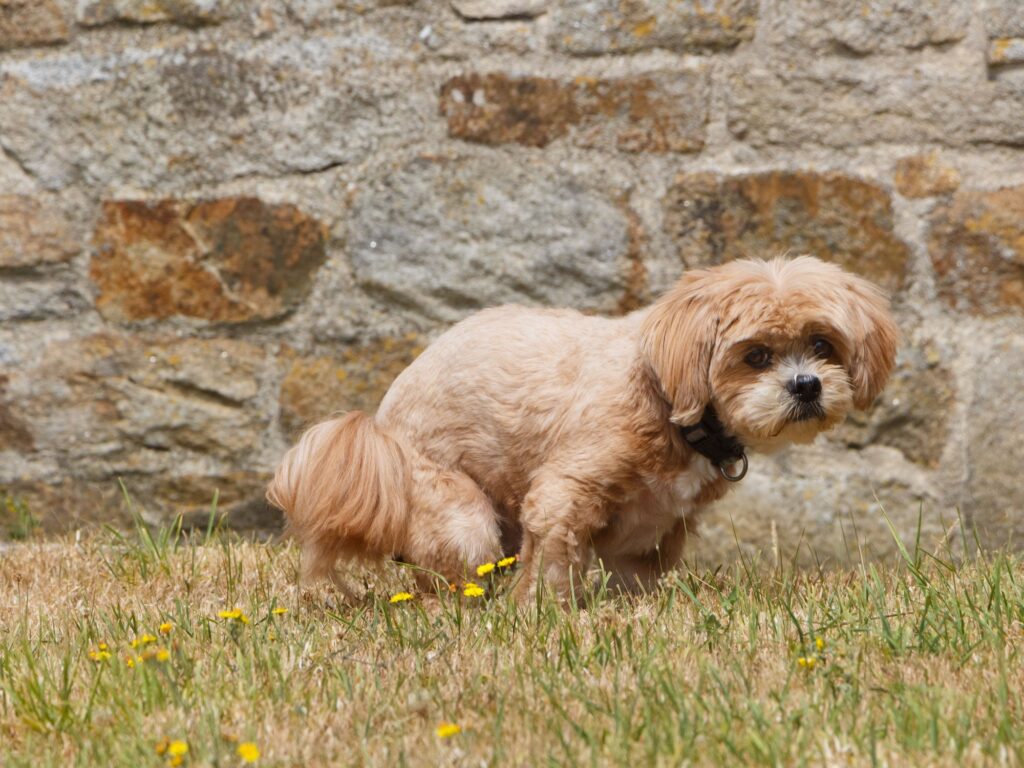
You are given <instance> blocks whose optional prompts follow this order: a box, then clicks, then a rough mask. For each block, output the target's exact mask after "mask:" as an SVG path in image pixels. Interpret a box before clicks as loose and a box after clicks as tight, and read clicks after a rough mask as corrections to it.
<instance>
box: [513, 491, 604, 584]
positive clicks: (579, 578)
mask: <svg viewBox="0 0 1024 768" xmlns="http://www.w3.org/2000/svg"><path fill="white" fill-rule="evenodd" d="M598 487H599V486H598V485H597V484H595V483H589V482H586V481H581V480H580V479H578V478H571V477H567V476H565V475H561V474H557V473H542V474H541V475H539V476H538V477H537V478H535V479H534V481H533V483H532V485H531V486H530V491H529V492H528V493H527V494H526V498H525V499H524V500H523V507H522V513H521V521H522V527H523V547H522V550H521V552H520V560H521V562H522V577H521V579H520V581H519V584H517V585H516V599H517V600H518V601H519V602H525V601H527V600H529V599H530V598H531V597H532V596H534V595H535V594H536V592H537V589H538V588H539V587H542V586H543V587H544V588H546V589H550V590H551V591H552V593H553V594H554V595H555V596H556V597H557V598H558V599H559V600H563V601H566V600H569V599H571V598H573V597H577V598H578V597H579V596H580V595H581V594H582V592H583V590H584V589H585V588H586V582H585V576H586V573H587V569H588V568H589V566H590V561H591V557H592V554H593V539H592V537H593V535H594V533H596V532H597V531H598V530H600V529H601V528H603V527H604V526H605V525H606V524H607V515H606V510H607V504H606V502H605V499H604V498H603V495H602V494H601V493H600V492H598V491H595V489H596V488H598Z"/></svg>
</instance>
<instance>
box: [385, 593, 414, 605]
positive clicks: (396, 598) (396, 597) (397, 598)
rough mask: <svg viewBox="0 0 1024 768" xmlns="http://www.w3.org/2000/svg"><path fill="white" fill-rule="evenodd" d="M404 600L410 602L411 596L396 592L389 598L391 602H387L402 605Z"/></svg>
mask: <svg viewBox="0 0 1024 768" xmlns="http://www.w3.org/2000/svg"><path fill="white" fill-rule="evenodd" d="M406 600H412V595H410V594H409V593H408V592H396V593H395V594H393V595H392V596H391V600H389V601H388V602H391V603H404V602H405V601H406Z"/></svg>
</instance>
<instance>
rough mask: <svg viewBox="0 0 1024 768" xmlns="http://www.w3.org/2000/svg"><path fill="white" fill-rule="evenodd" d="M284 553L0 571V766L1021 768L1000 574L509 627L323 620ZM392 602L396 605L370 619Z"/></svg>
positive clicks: (840, 578)
mask: <svg viewBox="0 0 1024 768" xmlns="http://www.w3.org/2000/svg"><path fill="white" fill-rule="evenodd" d="M297 565H298V556H297V552H296V551H295V549H294V547H292V546H290V545H288V544H282V543H279V542H277V543H275V542H271V543H258V542H252V541H244V540H240V539H237V538H234V537H231V536H228V535H223V536H222V535H218V534H216V533H213V534H212V535H211V534H208V533H207V532H200V533H198V534H195V535H192V536H186V535H183V534H180V533H176V532H175V531H173V530H170V531H167V530H164V531H151V530H148V529H146V528H143V527H140V528H139V529H138V530H137V531H135V532H134V533H132V534H123V533H114V532H112V531H105V532H98V533H93V534H89V535H85V536H79V537H78V538H77V539H76V538H69V539H65V540H60V541H48V542H31V541H30V542H27V543H22V544H18V545H15V546H12V547H10V548H8V549H6V550H5V551H4V553H3V554H0V763H2V764H3V765H5V766H20V765H31V766H33V768H41V767H42V766H49V765H73V764H77V765H105V766H106V765H140V766H145V765H152V766H160V765H175V764H181V765H219V766H232V765H241V764H243V763H244V761H246V760H250V761H252V760H254V761H255V762H256V764H259V765H308V766H318V765H370V766H385V765H386V766H401V765H428V766H435V765H473V766H479V765H495V766H518V765H529V766H534V765H600V766H604V765H631V766H638V765H645V766H646V765H666V766H668V765H671V766H676V765H688V764H693V765H717V764H733V765H737V764H742V765H755V764H756V765H826V764H827V765H837V764H841V765H867V764H881V765H900V764H903V765H949V766H954V765H987V764H1010V765H1014V764H1020V763H1021V762H1022V758H1024V730H1022V728H1021V716H1022V710H1021V703H1022V702H1021V691H1022V690H1024V672H1022V666H1021V663H1020V661H1021V659H1020V654H1021V651H1022V649H1024V623H1022V622H1024V561H1022V560H1021V559H1019V558H1017V557H1010V556H1001V555H999V556H995V555H993V556H988V557H985V558H982V559H977V560H974V561H972V562H970V563H966V564H954V563H952V562H950V561H948V559H947V558H945V557H943V556H942V555H941V554H938V555H935V554H925V553H922V552H915V550H914V548H913V546H912V545H908V548H907V551H906V552H905V557H904V558H903V559H902V561H901V562H898V563H889V564H878V565H871V564H864V565H862V566H861V567H859V568H856V569H853V570H849V571H831V572H814V573H809V572H806V571H802V572H801V571H793V570H792V569H790V568H789V567H787V566H786V565H785V564H781V565H774V566H773V565H771V564H767V563H740V564H738V565H736V566H734V567H731V568H730V569H727V570H720V571H719V572H717V573H709V572H691V571H686V570H683V571H680V572H679V573H678V574H675V575H673V576H671V577H669V578H668V579H667V581H666V583H665V585H664V587H663V588H662V589H661V590H660V591H658V592H657V593H656V594H651V595H646V596H641V597H637V598H623V597H618V596H610V595H606V594H603V593H602V592H601V591H598V592H597V593H595V594H594V595H591V596H589V597H588V598H587V600H586V605H585V606H584V607H582V608H571V609H564V608H561V607H559V606H557V605H554V604H552V603H550V602H546V601H540V602H538V603H537V604H535V605H530V606H526V607H521V608H518V609H517V608H516V607H515V606H514V605H513V604H512V603H511V602H510V600H509V599H508V596H507V592H508V588H509V585H510V584H511V583H512V582H513V581H514V579H515V566H514V565H513V566H510V567H507V568H495V569H494V570H493V571H492V572H491V573H487V574H485V575H483V576H481V577H478V578H477V583H478V584H479V586H480V587H481V590H473V589H469V590H468V595H476V594H478V592H480V591H482V592H483V594H482V595H479V596H475V597H473V596H468V595H467V589H466V587H465V585H459V586H458V587H457V588H456V589H455V591H452V592H449V593H446V594H444V595H442V596H441V597H438V596H426V595H422V594H411V587H412V584H413V580H412V578H411V574H409V573H408V572H405V571H403V569H402V567H401V566H398V565H389V566H387V567H386V568H385V569H384V570H383V571H380V572H373V571H366V572H363V573H362V575H361V576H360V579H359V580H360V581H362V583H363V586H364V587H365V588H366V590H367V592H366V597H365V599H364V600H363V601H362V602H361V603H360V604H358V605H354V606H345V605H341V604H339V603H338V602H337V601H336V600H335V598H334V596H333V595H332V594H331V592H330V591H329V590H328V589H326V588H323V587H316V588H304V587H300V586H298V585H297V583H296V572H297ZM403 590H410V594H411V598H410V599H406V600H400V601H395V602H392V597H393V596H395V595H397V594H399V593H401V592H402V591H403Z"/></svg>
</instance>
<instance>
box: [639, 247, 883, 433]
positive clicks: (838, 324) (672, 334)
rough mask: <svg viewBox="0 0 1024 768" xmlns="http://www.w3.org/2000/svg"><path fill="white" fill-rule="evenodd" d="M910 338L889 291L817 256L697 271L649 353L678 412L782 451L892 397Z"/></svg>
mask: <svg viewBox="0 0 1024 768" xmlns="http://www.w3.org/2000/svg"><path fill="white" fill-rule="evenodd" d="M898 337H899V334H898V332H897V330H896V326H895V325H894V324H893V320H892V317H891V315H890V313H889V302H888V300H887V298H886V297H885V295H884V294H883V293H882V291H881V290H879V289H878V288H876V287H875V286H874V285H872V284H871V283H869V282H867V281H866V280H863V279H861V278H859V277H856V276H855V275H851V274H849V273H847V272H844V271H843V270H842V269H840V268H839V267H837V266H835V265H833V264H827V263H825V262H823V261H819V260H818V259H815V258H811V257H809V256H802V257H799V258H795V259H792V260H784V259H776V260H773V261H755V260H751V261H733V262H729V263H727V264H723V265H721V266H718V267H713V268H711V269H700V270H692V271H689V272H687V273H686V274H684V275H683V277H682V278H681V279H680V280H679V282H678V283H677V284H676V286H675V287H674V288H673V289H672V290H671V291H669V292H668V293H667V294H666V295H665V296H663V297H662V298H661V299H660V300H659V301H658V302H657V303H656V304H655V305H654V306H653V307H652V308H651V309H650V311H649V313H648V315H647V317H646V319H645V320H644V326H643V332H642V341H641V344H642V349H643V353H644V355H645V356H646V359H647V361H648V364H649V365H650V367H651V369H652V370H653V372H654V374H655V375H656V376H657V378H658V380H659V381H660V382H661V387H662V390H663V393H664V395H665V397H666V398H667V399H668V401H669V402H670V403H671V406H672V416H671V418H672V421H673V422H675V423H676V424H680V425H688V424H695V423H696V422H698V421H700V418H701V415H702V414H703V412H704V409H705V408H706V407H707V406H708V405H713V406H714V407H715V410H716V411H717V413H718V416H719V418H720V419H721V421H722V424H723V425H724V426H725V428H726V430H728V431H729V432H730V433H732V434H734V435H735V436H736V437H738V438H739V439H740V440H741V441H743V442H744V443H745V444H746V445H748V446H750V447H752V448H755V449H760V450H770V449H772V448H776V447H779V446H781V445H783V444H786V443H802V442H809V441H810V440H813V439H814V437H815V436H816V435H817V434H818V433H819V432H821V431H823V430H826V429H829V428H831V427H833V426H835V425H836V424H838V423H839V422H840V421H842V420H843V418H844V417H845V416H846V414H847V412H848V411H849V410H850V409H851V408H853V407H856V408H862V409H863V408H867V407H868V406H869V405H871V403H872V401H873V400H874V399H875V397H876V396H877V395H878V394H879V393H880V392H881V391H882V388H883V387H884V386H885V383H886V381H887V380H888V378H889V373H890V372H891V371H892V367H893V363H894V359H895V356H896V344H897V341H898Z"/></svg>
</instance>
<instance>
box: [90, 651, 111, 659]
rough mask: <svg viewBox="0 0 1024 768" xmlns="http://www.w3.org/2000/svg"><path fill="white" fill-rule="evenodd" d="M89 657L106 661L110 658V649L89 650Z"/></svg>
mask: <svg viewBox="0 0 1024 768" xmlns="http://www.w3.org/2000/svg"><path fill="white" fill-rule="evenodd" d="M89 658H90V659H92V660H93V661H106V660H107V659H109V658H110V651H89Z"/></svg>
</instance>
